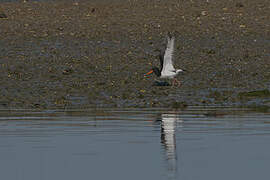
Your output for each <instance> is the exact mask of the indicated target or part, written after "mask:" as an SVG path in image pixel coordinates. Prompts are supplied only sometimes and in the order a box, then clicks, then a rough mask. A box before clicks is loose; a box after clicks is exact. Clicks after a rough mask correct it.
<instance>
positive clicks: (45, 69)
mask: <svg viewBox="0 0 270 180" xmlns="http://www.w3.org/2000/svg"><path fill="white" fill-rule="evenodd" d="M0 14H5V15H6V17H5V16H4V17H2V16H1V18H0V37H1V38H0V67H1V69H0V84H1V89H0V93H1V96H0V108H2V109H3V108H19V109H20V108H42V109H43V108H45V109H46V108H89V107H174V108H179V107H185V106H190V105H195V106H196V105H218V106H224V105H225V106H254V107H257V106H263V107H269V106H270V92H269V90H270V71H269V69H270V21H269V19H270V2H269V0H256V1H252V0H241V1H227V0H220V1H214V0H209V1H206V0H205V1H202V0H192V1H191V0H190V1H177V0H168V1H157V0H154V1H150V0H147V1H145V0H137V1H124V0H112V1H109V2H108V1H105V0H103V1H101V2H100V1H90V2H89V1H76V2H75V1H42V2H32V1H29V2H26V3H23V2H2V3H0ZM167 32H172V33H173V34H174V35H175V37H176V44H175V45H176V46H175V49H176V51H175V54H174V55H175V56H174V62H175V66H176V67H178V68H183V69H185V70H187V72H185V73H182V74H181V75H179V76H178V80H180V81H181V82H182V86H181V87H180V88H178V87H157V86H153V83H154V81H155V79H156V78H155V77H154V76H151V77H149V78H145V77H144V73H146V72H148V71H149V70H150V69H151V68H152V66H153V65H158V63H159V60H158V55H159V50H160V49H162V48H163V47H164V45H165V44H164V43H165V36H166V34H167Z"/></svg>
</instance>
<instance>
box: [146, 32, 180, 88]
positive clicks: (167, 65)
mask: <svg viewBox="0 0 270 180" xmlns="http://www.w3.org/2000/svg"><path fill="white" fill-rule="evenodd" d="M174 40H175V38H174V36H172V35H171V34H170V33H168V36H167V46H166V49H165V51H161V52H160V54H159V60H160V68H158V67H156V66H154V67H153V68H152V69H151V71H149V72H148V73H146V74H145V76H146V75H150V74H152V73H154V74H155V75H156V76H157V77H158V78H161V79H173V82H172V85H173V86H174V85H175V84H176V83H177V84H178V86H179V87H180V85H181V83H180V81H178V80H177V79H176V76H177V74H178V73H180V72H183V71H184V70H183V69H175V68H174V66H173V60H172V58H173V53H174Z"/></svg>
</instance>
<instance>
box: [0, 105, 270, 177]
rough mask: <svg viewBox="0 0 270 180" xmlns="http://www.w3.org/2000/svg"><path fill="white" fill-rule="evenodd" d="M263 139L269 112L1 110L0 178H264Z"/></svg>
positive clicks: (268, 159)
mask: <svg viewBox="0 0 270 180" xmlns="http://www.w3.org/2000/svg"><path fill="white" fill-rule="evenodd" d="M269 140H270V113H269V111H264V112H252V111H250V109H234V108H222V107H221V108H211V107H206V108H195V107H194V108H187V109H185V110H170V109H122V110H121V109H98V110H97V109H91V110H88V111H80V110H72V111H57V110H52V111H44V112H35V111H1V112H0V159H1V161H0V174H1V177H3V178H4V179H7V180H9V179H12V180H17V179H28V180H38V179H42V180H44V179H65V180H69V179H78V177H79V179H89V178H90V179H109V178H112V177H113V179H134V180H135V179H136V180H137V179H157V180H159V179H160V180H161V179H184V180H185V179H202V180H204V179H205V180H206V179H207V180H208V179H221V180H223V179H224V180H225V179H234V177H236V178H237V179H246V180H248V179H254V178H255V177H258V176H260V177H268V167H269V163H270V156H269V151H270V145H269V143H268V142H269ZM250 162H252V163H250ZM236 169H237V170H236ZM251 172H252V173H251Z"/></svg>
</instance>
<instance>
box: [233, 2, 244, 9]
mask: <svg viewBox="0 0 270 180" xmlns="http://www.w3.org/2000/svg"><path fill="white" fill-rule="evenodd" d="M235 7H237V8H242V7H244V5H243V4H242V3H240V2H238V3H236V4H235Z"/></svg>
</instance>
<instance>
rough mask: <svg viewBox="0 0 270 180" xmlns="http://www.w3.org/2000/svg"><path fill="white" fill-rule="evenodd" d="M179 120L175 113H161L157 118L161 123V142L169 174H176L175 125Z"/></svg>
mask: <svg viewBox="0 0 270 180" xmlns="http://www.w3.org/2000/svg"><path fill="white" fill-rule="evenodd" d="M179 120H180V119H179V115H177V114H161V115H160V117H159V118H158V121H160V123H161V144H162V146H163V148H164V154H165V157H166V161H167V164H168V166H167V167H168V170H169V172H170V173H171V175H176V172H177V151H176V139H175V127H176V124H177V121H179Z"/></svg>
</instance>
